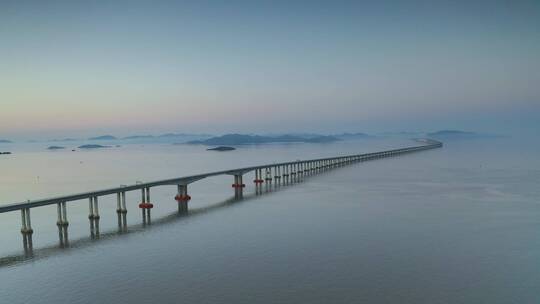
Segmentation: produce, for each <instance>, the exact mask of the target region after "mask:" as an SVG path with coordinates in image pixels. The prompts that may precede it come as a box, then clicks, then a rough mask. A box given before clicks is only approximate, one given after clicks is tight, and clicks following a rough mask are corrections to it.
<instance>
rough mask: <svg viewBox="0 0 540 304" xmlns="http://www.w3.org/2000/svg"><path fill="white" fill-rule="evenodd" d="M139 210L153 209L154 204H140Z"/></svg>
mask: <svg viewBox="0 0 540 304" xmlns="http://www.w3.org/2000/svg"><path fill="white" fill-rule="evenodd" d="M139 208H141V209H152V208H154V204H152V203H140V204H139Z"/></svg>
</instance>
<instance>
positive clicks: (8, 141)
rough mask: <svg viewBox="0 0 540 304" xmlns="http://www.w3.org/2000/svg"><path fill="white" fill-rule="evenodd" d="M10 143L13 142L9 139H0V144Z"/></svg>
mask: <svg viewBox="0 0 540 304" xmlns="http://www.w3.org/2000/svg"><path fill="white" fill-rule="evenodd" d="M11 143H13V142H12V141H11V140H7V139H0V144H11Z"/></svg>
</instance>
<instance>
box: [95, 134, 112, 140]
mask: <svg viewBox="0 0 540 304" xmlns="http://www.w3.org/2000/svg"><path fill="white" fill-rule="evenodd" d="M116 139H118V138H116V137H114V136H112V135H103V136H97V137H90V138H89V139H88V140H116Z"/></svg>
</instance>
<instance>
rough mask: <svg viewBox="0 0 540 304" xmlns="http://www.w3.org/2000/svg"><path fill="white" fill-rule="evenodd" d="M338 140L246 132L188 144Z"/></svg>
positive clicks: (323, 141) (322, 141)
mask: <svg viewBox="0 0 540 304" xmlns="http://www.w3.org/2000/svg"><path fill="white" fill-rule="evenodd" d="M338 140H340V139H339V138H337V137H334V136H322V135H319V136H315V137H308V138H306V137H300V136H295V135H280V136H261V135H246V134H226V135H223V136H217V137H212V138H209V139H206V140H194V141H190V142H188V144H202V145H212V146H215V145H229V146H235V145H246V144H268V143H328V142H335V141H338Z"/></svg>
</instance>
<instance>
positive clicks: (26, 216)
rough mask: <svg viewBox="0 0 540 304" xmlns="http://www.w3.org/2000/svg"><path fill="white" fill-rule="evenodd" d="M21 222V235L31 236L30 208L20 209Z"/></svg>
mask: <svg viewBox="0 0 540 304" xmlns="http://www.w3.org/2000/svg"><path fill="white" fill-rule="evenodd" d="M21 221H22V228H21V233H22V234H32V233H34V230H32V222H31V221H30V208H24V209H21Z"/></svg>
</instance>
